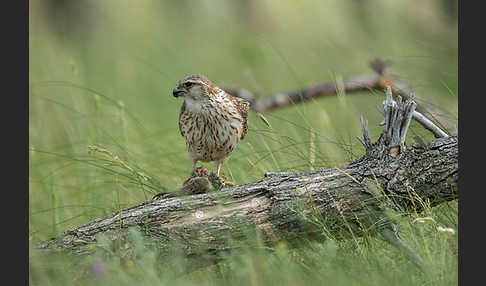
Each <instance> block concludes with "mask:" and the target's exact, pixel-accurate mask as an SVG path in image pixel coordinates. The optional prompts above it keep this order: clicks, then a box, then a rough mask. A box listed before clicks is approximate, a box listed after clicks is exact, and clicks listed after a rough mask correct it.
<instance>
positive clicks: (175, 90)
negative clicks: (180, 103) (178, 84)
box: [172, 88, 184, 97]
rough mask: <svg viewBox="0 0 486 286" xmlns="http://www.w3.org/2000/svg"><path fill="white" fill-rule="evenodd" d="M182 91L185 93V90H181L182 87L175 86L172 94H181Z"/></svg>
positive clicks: (176, 95)
mask: <svg viewBox="0 0 486 286" xmlns="http://www.w3.org/2000/svg"><path fill="white" fill-rule="evenodd" d="M181 93H184V91H183V90H181V89H177V88H174V90H173V91H172V94H173V95H174V97H179V96H181Z"/></svg>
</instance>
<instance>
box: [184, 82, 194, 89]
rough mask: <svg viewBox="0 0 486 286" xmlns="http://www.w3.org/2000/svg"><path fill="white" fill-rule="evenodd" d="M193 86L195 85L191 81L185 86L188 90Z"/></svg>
mask: <svg viewBox="0 0 486 286" xmlns="http://www.w3.org/2000/svg"><path fill="white" fill-rule="evenodd" d="M192 85H193V83H192V82H190V81H188V82H186V83H184V86H185V87H186V88H190V87H191V86H192Z"/></svg>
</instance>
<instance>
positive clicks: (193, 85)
mask: <svg viewBox="0 0 486 286" xmlns="http://www.w3.org/2000/svg"><path fill="white" fill-rule="evenodd" d="M214 89H215V86H214V85H213V84H212V83H211V81H209V80H208V79H207V78H206V77H205V76H203V75H200V74H193V75H190V76H186V77H185V78H183V79H181V80H180V81H179V83H178V84H177V87H176V88H174V90H173V91H172V94H173V95H174V97H182V98H184V99H189V100H194V101H202V100H206V99H208V98H209V97H210V96H211V94H212V92H213V90H214Z"/></svg>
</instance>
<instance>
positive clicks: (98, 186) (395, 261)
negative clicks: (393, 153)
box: [28, 0, 458, 285]
mask: <svg viewBox="0 0 486 286" xmlns="http://www.w3.org/2000/svg"><path fill="white" fill-rule="evenodd" d="M67 2H69V1H47V0H44V1H30V15H29V17H30V18H29V31H30V33H29V46H30V49H29V53H30V54H29V86H30V92H29V214H28V216H29V241H30V251H29V256H30V257H29V258H30V259H29V267H30V271H29V280H30V283H31V285H134V284H136V285H154V284H155V285H191V284H199V285H274V284H279V285H298V284H303V285H314V284H315V285H456V284H457V279H458V278H457V277H458V274H457V248H458V239H457V229H458V222H457V221H458V219H457V202H452V203H449V204H444V205H441V206H439V207H436V208H433V209H426V211H425V212H423V213H412V214H407V215H403V216H400V219H399V220H398V223H399V227H400V230H401V232H402V234H403V236H404V237H405V238H406V239H407V240H408V241H409V242H410V244H411V245H412V246H413V247H414V248H415V249H416V250H417V251H418V252H419V253H420V254H421V255H422V256H423V258H424V264H425V270H424V271H420V270H418V269H417V268H415V266H414V265H413V264H411V263H410V262H408V261H407V260H406V258H405V257H403V255H402V254H401V253H400V252H399V251H397V250H396V249H394V248H393V247H391V246H389V245H388V244H386V243H385V242H383V241H381V240H380V239H379V238H376V237H371V236H370V237H362V238H356V239H351V240H345V241H339V240H336V239H333V238H332V237H331V238H329V239H328V240H326V241H324V242H322V243H316V242H302V246H301V247H299V248H289V247H287V246H286V245H285V244H281V245H279V246H278V247H277V248H275V249H267V248H265V247H263V246H262V245H260V243H259V242H258V240H257V238H255V244H252V247H248V249H246V250H244V251H242V252H241V253H238V254H236V253H234V254H229V255H228V257H225V258H224V259H223V260H222V261H221V262H220V263H218V264H215V265H212V266H208V267H205V268H201V269H199V270H197V271H194V272H191V273H188V274H184V273H181V272H180V269H183V268H184V267H185V266H187V265H186V264H187V262H186V261H185V260H184V259H182V258H181V257H178V256H174V257H169V258H164V259H160V257H159V256H158V253H157V251H156V250H153V249H149V248H146V247H144V246H143V245H142V242H141V241H140V245H139V247H138V248H136V249H133V250H130V251H123V250H117V251H109V250H107V249H105V250H100V251H98V252H97V253H96V254H94V255H92V256H86V257H72V256H68V255H65V254H62V253H55V254H48V253H44V252H39V251H36V250H34V249H32V245H35V244H36V243H37V242H40V241H42V240H44V239H47V238H50V237H53V236H56V235H59V234H61V233H62V232H63V231H65V230H67V229H70V228H73V227H76V226H79V225H81V224H83V223H86V222H88V221H90V220H92V219H95V218H98V217H101V216H104V215H107V214H110V213H113V212H115V211H117V210H120V209H121V208H124V207H128V206H132V205H135V204H139V203H141V202H143V201H145V200H147V199H148V198H150V197H151V196H152V195H153V194H154V193H158V192H159V191H160V190H162V189H169V190H170V189H173V188H175V187H176V186H177V185H178V184H180V183H181V182H182V181H184V179H186V178H187V176H188V174H189V172H190V167H191V163H190V161H189V158H188V156H187V152H186V151H185V143H184V140H183V138H182V137H181V136H180V134H179V131H178V125H177V120H178V115H179V109H180V106H181V104H182V102H181V101H180V100H177V99H175V98H174V97H173V96H172V94H171V91H172V89H173V88H174V87H175V85H176V83H177V81H178V80H179V79H180V78H182V77H183V76H186V75H188V74H192V73H202V74H205V75H206V76H207V77H208V78H209V79H211V80H212V81H213V82H215V83H216V84H218V85H229V86H235V87H244V88H247V89H249V90H251V91H253V92H256V93H258V94H260V95H262V96H265V95H270V94H273V93H278V92H282V91H290V90H294V89H298V88H302V87H306V86H309V85H312V84H314V83H319V82H329V81H337V82H339V81H340V80H342V79H343V78H346V77H348V76H353V75H359V74H370V73H371V71H370V69H369V67H368V66H367V62H368V61H369V60H371V59H373V58H375V57H381V58H385V59H391V60H393V65H392V66H391V68H390V72H391V73H392V74H394V75H396V76H397V77H399V78H400V79H401V80H402V81H404V82H406V83H408V84H410V85H411V86H413V87H414V89H415V90H416V92H417V94H419V95H420V97H421V98H423V100H424V101H426V102H428V103H431V104H434V105H436V106H438V107H439V108H440V109H442V110H444V112H445V113H446V114H448V116H450V118H452V119H453V120H457V102H458V66H457V61H458V49H457V33H458V27H457V22H454V21H453V20H451V19H450V18H448V16H447V13H446V12H445V10H444V8H443V7H442V6H441V1H421V2H410V1H388V0H376V1H351V0H339V1H338V0H334V1H333V0H327V1H310V0H306V1H293V2H291V1H276V0H274V1H270V0H266V1H222V0H219V1H216V0H213V1H209V0H207V1H188V0H185V1H149V0H139V1H136V2H135V1H128V0H119V1H87V0H84V1H73V3H71V4H66V3H67ZM383 99H384V96H383V94H381V93H363V94H352V95H350V94H339V96H337V97H329V98H323V99H319V100H316V101H312V102H309V103H306V104H301V105H297V106H294V107H289V108H283V109H280V110H277V111H274V112H272V113H268V114H265V117H266V119H267V120H268V122H269V125H267V124H265V123H264V122H263V121H262V120H261V119H260V118H259V117H258V116H257V115H256V114H254V113H251V114H250V118H249V131H248V135H247V137H246V138H245V140H244V141H242V142H241V143H240V145H239V146H238V148H237V149H236V151H235V152H234V153H233V155H232V157H231V158H230V160H229V161H228V163H226V164H225V165H224V167H223V169H222V172H223V176H224V177H226V178H227V179H228V180H231V181H233V182H235V183H237V184H243V183H246V182H251V181H255V180H259V179H261V178H262V177H263V173H264V172H266V171H285V170H297V171H309V170H315V169H324V168H331V167H336V166H341V165H343V164H345V163H346V162H349V161H350V160H353V159H355V158H358V157H359V156H361V155H362V154H363V153H364V150H363V148H362V147H361V145H360V143H359V142H358V140H356V136H358V135H360V126H359V117H360V115H364V116H365V117H366V118H368V120H369V122H370V132H371V137H372V139H376V138H377V136H378V135H379V133H380V132H381V130H382V129H381V127H380V126H378V123H379V122H380V121H381V120H382V118H381V115H380V114H379V113H378V112H377V109H376V107H377V106H379V105H381V101H382V100H383ZM409 134H410V135H416V134H419V135H421V136H422V137H423V138H425V139H426V140H431V139H433V138H432V136H431V135H430V134H428V133H427V132H426V131H425V130H424V129H423V128H421V127H420V125H418V124H416V123H413V124H412V126H411V130H410V131H409ZM409 137H412V136H409ZM101 149H103V150H106V152H104V153H103V152H100V150H101ZM115 157H117V158H118V159H119V160H121V161H122V162H123V164H125V165H120V163H119V161H118V162H116V160H114V158H115ZM204 166H205V167H207V168H209V169H210V170H213V169H214V166H213V164H205V165H204ZM137 176H148V177H150V178H151V179H152V180H151V183H150V185H149V186H146V187H141V186H140V184H139V183H137ZM421 217H429V218H430V219H429V220H426V222H424V223H422V222H420V221H417V220H416V219H417V218H421ZM438 227H445V228H452V229H453V230H455V232H454V233H451V232H447V231H439V230H438ZM134 236H135V237H137V234H136V233H135V234H134ZM139 240H141V239H140V238H139Z"/></svg>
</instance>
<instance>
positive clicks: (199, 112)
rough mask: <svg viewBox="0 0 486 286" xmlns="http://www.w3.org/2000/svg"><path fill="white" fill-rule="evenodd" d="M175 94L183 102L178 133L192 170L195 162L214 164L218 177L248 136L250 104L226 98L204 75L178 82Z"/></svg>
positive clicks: (192, 76) (238, 99) (228, 96)
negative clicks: (183, 140) (184, 143)
mask: <svg viewBox="0 0 486 286" xmlns="http://www.w3.org/2000/svg"><path fill="white" fill-rule="evenodd" d="M176 90H177V91H178V94H179V93H180V94H182V95H181V96H182V97H183V98H184V103H183V104H182V107H181V112H180V114H179V130H180V132H181V135H182V136H183V137H184V138H185V140H186V147H187V151H188V152H189V157H190V158H191V160H192V164H193V168H194V167H195V166H196V163H197V162H198V161H202V162H210V161H214V162H215V163H216V166H217V174H218V176H219V171H220V168H221V165H222V164H224V162H225V161H226V160H227V159H228V158H229V156H230V155H231V153H232V152H233V151H234V149H235V148H236V146H237V145H238V143H239V141H240V140H242V139H243V138H245V136H246V134H247V132H248V107H249V103H248V102H247V101H245V100H244V99H241V98H237V97H233V96H231V95H229V94H227V93H226V92H224V91H223V90H222V89H220V88H218V87H217V86H215V85H213V84H212V83H211V81H209V80H208V79H207V78H206V77H205V76H203V75H190V76H187V77H185V78H183V79H181V80H180V81H179V83H178V85H177V88H176Z"/></svg>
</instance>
